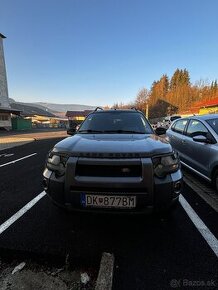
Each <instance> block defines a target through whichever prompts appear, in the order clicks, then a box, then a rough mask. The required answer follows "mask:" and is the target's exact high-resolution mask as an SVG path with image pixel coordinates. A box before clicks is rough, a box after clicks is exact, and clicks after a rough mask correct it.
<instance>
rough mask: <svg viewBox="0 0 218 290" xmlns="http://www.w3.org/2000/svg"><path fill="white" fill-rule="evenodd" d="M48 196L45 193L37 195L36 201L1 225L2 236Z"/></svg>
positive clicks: (0, 232) (29, 203)
mask: <svg viewBox="0 0 218 290" xmlns="http://www.w3.org/2000/svg"><path fill="white" fill-rule="evenodd" d="M45 195H46V192H45V191H43V192H41V193H40V194H39V195H37V196H36V197H35V198H34V199H32V200H31V201H30V202H28V203H27V204H26V205H25V206H24V207H22V208H21V209H20V210H19V211H18V212H16V213H15V214H14V215H13V216H12V217H10V218H9V219H8V220H7V221H5V222H4V223H3V224H1V225H0V234H2V233H3V232H4V231H5V230H7V228H9V227H10V226H11V225H12V224H13V223H14V222H16V221H17V220H18V219H19V218H20V217H22V215H24V214H25V213H26V212H27V211H28V210H29V209H31V207H33V206H34V205H35V204H36V203H37V202H38V201H39V200H40V199H41V198H43V197H44V196H45Z"/></svg>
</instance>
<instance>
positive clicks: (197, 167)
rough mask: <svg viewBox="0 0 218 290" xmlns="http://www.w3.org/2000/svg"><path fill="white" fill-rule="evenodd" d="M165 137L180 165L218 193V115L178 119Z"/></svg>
mask: <svg viewBox="0 0 218 290" xmlns="http://www.w3.org/2000/svg"><path fill="white" fill-rule="evenodd" d="M166 134H167V136H168V138H169V141H170V143H171V145H172V146H173V148H174V149H175V150H176V151H177V152H178V153H179V156H180V159H181V163H182V164H183V165H185V166H186V167H188V168H189V169H191V170H192V171H194V172H195V173H197V174H198V175H200V176H201V177H203V178H204V179H206V180H208V181H210V182H212V183H213V184H214V186H216V189H217V190H218V143H217V142H218V114H210V115H201V116H192V117H189V118H182V119H179V120H177V121H175V122H174V123H173V124H172V126H171V127H170V128H169V129H168V130H167V132H166Z"/></svg>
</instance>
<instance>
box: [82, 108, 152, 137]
mask: <svg viewBox="0 0 218 290" xmlns="http://www.w3.org/2000/svg"><path fill="white" fill-rule="evenodd" d="M78 133H111V134H113V133H114V134H115V133H120V134H122V133H123V134H125V133H126V134H128V133H133V134H151V133H153V130H152V128H151V126H150V124H149V123H148V121H147V120H146V119H145V118H144V117H143V115H142V114H141V113H137V112H135V113H133V112H116V111H115V112H102V113H101V112H98V113H93V114H90V115H89V116H88V117H87V118H86V120H85V121H84V123H83V124H82V125H81V127H80V129H79V131H78Z"/></svg>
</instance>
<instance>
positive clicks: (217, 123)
mask: <svg viewBox="0 0 218 290" xmlns="http://www.w3.org/2000/svg"><path fill="white" fill-rule="evenodd" d="M206 122H207V123H208V124H209V125H210V127H212V129H213V130H214V131H215V132H216V133H217V134H218V118H216V119H210V120H206Z"/></svg>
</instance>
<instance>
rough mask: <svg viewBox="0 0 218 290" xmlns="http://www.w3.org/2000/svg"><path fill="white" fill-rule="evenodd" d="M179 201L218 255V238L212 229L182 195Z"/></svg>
mask: <svg viewBox="0 0 218 290" xmlns="http://www.w3.org/2000/svg"><path fill="white" fill-rule="evenodd" d="M179 202H180V204H181V205H182V207H183V209H184V210H185V211H186V213H187V215H188V216H189V218H190V219H191V221H192V222H193V224H194V225H195V226H196V228H197V229H198V231H199V232H200V234H201V235H202V237H203V238H204V239H205V241H206V242H207V243H208V245H209V247H210V248H211V250H212V251H213V252H214V254H215V255H216V256H217V257H218V240H217V238H216V237H215V236H214V235H213V234H212V233H211V231H210V230H209V229H208V227H207V226H206V225H205V223H204V222H203V221H202V220H201V219H200V217H199V216H198V215H197V214H196V212H195V211H194V210H193V208H192V207H191V206H190V204H189V203H188V202H187V200H186V199H185V198H184V197H183V196H182V195H180V197H179Z"/></svg>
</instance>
